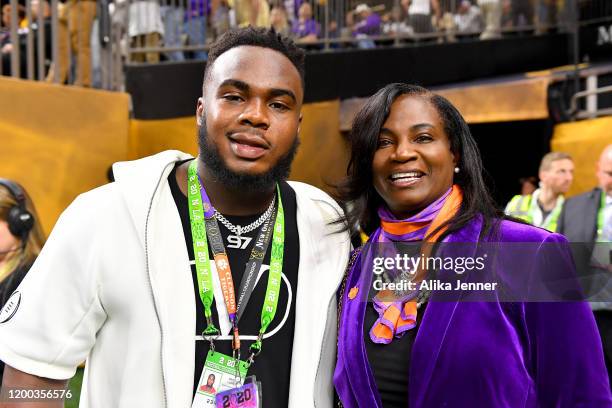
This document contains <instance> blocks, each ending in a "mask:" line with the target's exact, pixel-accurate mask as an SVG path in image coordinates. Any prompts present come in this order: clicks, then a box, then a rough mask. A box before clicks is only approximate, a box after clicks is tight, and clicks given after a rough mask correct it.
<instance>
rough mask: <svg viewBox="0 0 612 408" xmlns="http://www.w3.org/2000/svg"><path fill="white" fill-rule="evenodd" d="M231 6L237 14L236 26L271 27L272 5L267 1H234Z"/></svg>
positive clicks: (230, 3)
mask: <svg viewBox="0 0 612 408" xmlns="http://www.w3.org/2000/svg"><path fill="white" fill-rule="evenodd" d="M229 5H230V7H232V8H233V9H234V12H235V13H236V24H237V25H238V26H239V27H246V26H249V25H252V26H255V27H269V26H270V5H269V4H268V2H267V1H266V0H232V1H230V2H229Z"/></svg>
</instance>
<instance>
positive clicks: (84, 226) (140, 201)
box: [0, 28, 350, 408]
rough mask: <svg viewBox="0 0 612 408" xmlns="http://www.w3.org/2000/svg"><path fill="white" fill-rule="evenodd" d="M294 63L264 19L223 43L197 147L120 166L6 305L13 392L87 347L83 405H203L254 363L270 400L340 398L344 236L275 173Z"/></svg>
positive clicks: (60, 230) (321, 196) (320, 207)
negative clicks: (336, 380) (192, 152)
mask: <svg viewBox="0 0 612 408" xmlns="http://www.w3.org/2000/svg"><path fill="white" fill-rule="evenodd" d="M303 77H304V55H303V52H302V51H301V50H300V49H299V48H297V47H296V46H295V45H294V44H293V43H292V42H291V41H290V40H287V39H285V38H283V37H281V36H279V35H277V34H276V33H274V32H273V31H269V30H265V29H254V28H247V29H242V30H237V31H232V32H229V33H227V34H225V35H224V36H222V37H221V38H220V39H219V40H218V42H217V43H215V45H214V46H213V47H212V48H211V50H210V52H209V60H208V65H207V68H206V72H205V77H204V86H203V95H202V97H201V98H200V99H199V100H198V104H197V111H196V113H197V124H198V128H199V147H200V154H199V156H198V157H197V158H196V159H195V160H194V159H193V158H191V157H190V156H188V155H186V154H184V153H181V152H177V151H168V152H163V153H160V154H157V155H155V156H152V157H148V158H144V159H141V160H137V161H135V162H127V163H118V164H116V165H115V166H114V174H115V179H116V181H115V182H114V183H112V184H109V185H106V186H103V187H100V188H98V189H95V190H93V191H90V192H88V193H85V194H83V195H81V196H80V197H78V198H77V199H76V200H75V201H74V202H73V203H72V204H71V205H70V207H69V208H68V209H67V210H66V211H65V212H64V213H63V214H62V216H61V217H60V219H59V220H58V222H57V225H56V227H55V229H54V231H53V232H52V234H51V236H50V238H49V240H48V241H47V245H46V246H45V248H44V249H43V251H42V253H41V255H40V257H39V258H38V260H37V262H36V263H35V265H34V266H33V268H32V269H31V271H30V272H29V273H28V275H27V277H26V279H25V280H24V281H23V283H22V285H21V286H20V287H19V288H18V290H17V291H16V292H15V293H14V294H13V295H12V297H11V298H10V299H9V301H8V302H7V306H6V307H5V308H4V309H3V310H2V311H1V312H0V360H2V361H4V362H6V364H7V370H6V371H5V375H4V384H3V386H4V387H5V392H6V391H7V390H11V389H22V388H31V389H50V388H63V387H65V384H66V379H69V378H70V377H72V375H73V374H74V372H75V370H76V367H77V366H78V364H79V363H80V362H81V361H83V360H87V363H86V366H85V380H84V383H83V388H82V393H81V407H104V408H107V407H117V408H118V407H126V408H127V407H129V408H133V407H160V408H161V407H168V408H173V407H189V406H193V407H197V408H199V407H209V406H214V405H213V404H214V403H213V402H212V401H214V396H212V395H211V392H212V391H211V390H213V389H214V390H215V392H222V391H224V390H226V389H228V388H232V386H236V385H237V384H236V380H237V381H238V382H239V381H240V380H242V381H244V377H245V376H252V375H255V376H256V378H257V380H258V381H259V382H260V387H261V390H262V391H263V394H262V395H263V406H265V407H287V406H289V407H314V406H316V407H331V406H332V403H333V388H332V373H333V366H334V361H335V344H336V343H335V342H336V302H335V293H336V289H337V287H338V285H339V284H340V281H341V279H342V275H343V271H344V268H345V265H346V263H347V258H348V253H349V246H350V244H349V237H348V234H346V233H344V232H338V231H337V230H338V227H337V225H334V224H332V222H333V221H334V220H336V219H338V218H339V217H340V216H341V210H340V209H339V208H338V206H337V205H336V204H335V202H334V201H333V200H331V199H330V197H329V196H327V195H326V194H325V193H323V192H322V191H320V190H317V189H316V188H314V187H311V186H308V185H305V184H301V183H292V182H290V183H287V182H286V181H284V180H285V179H286V178H287V176H288V173H289V168H290V164H291V161H292V159H293V156H294V153H295V151H296V149H297V145H298V133H299V128H300V123H301V118H302V117H301V113H300V110H301V105H302V100H303V92H304V87H303ZM266 248H267V249H266ZM194 254H195V255H194ZM245 264H246V266H245ZM227 361H230V363H227ZM238 361H241V363H240V362H238ZM236 363H238V364H237V365H238V366H239V367H241V369H242V370H243V371H240V373H239V374H240V375H239V376H237V375H235V374H237V372H236V370H234V371H232V372H231V373H230V372H228V371H227V368H228V367H233V366H234V365H235V364H236ZM247 365H248V368H247V367H246V366H247ZM224 370H225V371H224ZM244 371H246V373H245V372H244ZM211 374H212V375H211ZM211 382H212V384H210V383H211ZM1 401H2V400H0V403H1ZM16 402H19V401H16ZM45 403H46V404H48V405H46V406H58V407H59V406H62V402H61V401H60V400H58V399H56V400H46V402H45ZM37 406H42V405H37ZM19 407H20V408H24V407H27V404H22V405H19Z"/></svg>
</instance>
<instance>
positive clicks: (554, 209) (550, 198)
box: [505, 152, 574, 232]
mask: <svg viewBox="0 0 612 408" xmlns="http://www.w3.org/2000/svg"><path fill="white" fill-rule="evenodd" d="M538 175H539V177H540V188H539V189H537V190H535V191H534V192H533V193H532V194H529V195H516V196H514V197H512V200H510V202H509V203H508V205H507V206H506V209H505V212H506V214H508V215H511V216H513V217H516V218H520V219H522V220H524V221H526V222H528V223H530V224H533V225H535V226H536V227H541V228H546V229H547V230H549V231H551V232H555V231H557V221H558V219H559V215H560V214H561V208H562V207H563V203H564V200H565V199H564V197H563V195H564V194H565V193H567V192H568V190H569V189H570V187H571V186H572V181H573V180H574V162H573V160H572V157H571V156H570V155H569V154H567V153H563V152H551V153H547V154H546V155H544V157H543V158H542V161H541V162H540V169H539V173H538Z"/></svg>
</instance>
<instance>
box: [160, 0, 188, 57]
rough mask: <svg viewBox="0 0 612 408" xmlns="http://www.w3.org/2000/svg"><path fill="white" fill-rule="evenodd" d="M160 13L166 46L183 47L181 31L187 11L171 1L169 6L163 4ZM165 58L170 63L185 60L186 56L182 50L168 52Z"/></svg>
mask: <svg viewBox="0 0 612 408" xmlns="http://www.w3.org/2000/svg"><path fill="white" fill-rule="evenodd" d="M164 3H165V2H164ZM160 11H161V16H162V21H163V24H164V46H165V47H180V46H181V45H183V41H182V38H181V31H182V25H183V19H184V18H185V9H184V8H183V6H182V3H181V2H174V1H169V2H168V3H167V4H163V3H162V6H161V10H160ZM165 56H166V58H167V59H168V60H169V61H183V60H185V54H183V51H180V50H173V51H167V52H165Z"/></svg>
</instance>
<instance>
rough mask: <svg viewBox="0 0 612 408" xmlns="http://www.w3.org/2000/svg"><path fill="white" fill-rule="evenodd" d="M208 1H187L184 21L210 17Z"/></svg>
mask: <svg viewBox="0 0 612 408" xmlns="http://www.w3.org/2000/svg"><path fill="white" fill-rule="evenodd" d="M210 10H211V9H210V1H208V0H189V8H187V10H186V11H185V21H187V20H189V18H190V17H191V18H195V17H204V16H208V15H210Z"/></svg>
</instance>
